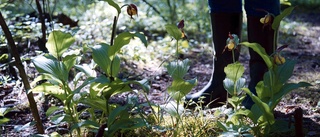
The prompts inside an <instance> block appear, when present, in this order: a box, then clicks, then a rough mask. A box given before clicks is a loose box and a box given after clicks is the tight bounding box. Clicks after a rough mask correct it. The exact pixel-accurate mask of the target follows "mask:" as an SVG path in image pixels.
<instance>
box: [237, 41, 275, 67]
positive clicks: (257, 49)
mask: <svg viewBox="0 0 320 137" xmlns="http://www.w3.org/2000/svg"><path fill="white" fill-rule="evenodd" d="M240 44H241V45H243V46H246V47H249V48H252V49H253V50H254V51H255V52H257V53H258V54H259V55H260V56H261V58H262V59H263V60H264V62H265V63H266V65H267V67H268V68H269V69H271V68H273V63H272V59H271V58H270V56H269V55H268V54H267V53H266V51H265V49H264V48H263V47H261V45H260V44H258V43H249V42H241V43H240Z"/></svg>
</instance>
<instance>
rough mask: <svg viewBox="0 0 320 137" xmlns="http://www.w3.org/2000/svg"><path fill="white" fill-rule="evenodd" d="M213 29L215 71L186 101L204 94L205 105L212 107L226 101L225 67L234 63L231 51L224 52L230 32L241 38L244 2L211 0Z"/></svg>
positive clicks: (237, 0)
mask: <svg viewBox="0 0 320 137" xmlns="http://www.w3.org/2000/svg"><path fill="white" fill-rule="evenodd" d="M209 6H210V15H211V29H212V35H213V37H212V38H213V44H214V50H215V51H214V53H215V55H214V59H213V60H214V61H213V73H212V75H211V79H210V81H209V83H208V84H207V85H206V86H205V87H204V88H203V89H202V90H201V91H199V92H197V93H195V94H190V95H187V96H186V101H189V100H193V101H195V102H198V101H199V97H201V96H204V97H205V99H204V100H203V101H204V105H206V104H208V103H210V102H211V101H213V102H211V103H210V107H216V106H221V105H222V103H221V102H223V103H224V102H225V101H226V98H227V92H226V91H225V89H224V87H223V80H224V78H225V76H226V75H225V73H224V67H225V66H227V65H228V64H230V63H232V54H231V52H223V49H224V47H225V46H226V40H227V38H228V34H229V32H230V33H231V34H237V35H238V36H239V38H240V35H241V27H242V10H241V9H242V3H241V0H229V1H223V0H209ZM238 55H239V54H237V56H236V58H238ZM220 103H221V104H220Z"/></svg>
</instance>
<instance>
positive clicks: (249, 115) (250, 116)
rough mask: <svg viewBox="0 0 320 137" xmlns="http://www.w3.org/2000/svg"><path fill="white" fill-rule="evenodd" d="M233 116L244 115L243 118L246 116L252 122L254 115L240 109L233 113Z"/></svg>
mask: <svg viewBox="0 0 320 137" xmlns="http://www.w3.org/2000/svg"><path fill="white" fill-rule="evenodd" d="M235 115H244V116H247V117H248V118H250V119H251V120H253V115H254V113H252V112H251V111H250V110H248V109H240V110H238V111H236V112H235Z"/></svg>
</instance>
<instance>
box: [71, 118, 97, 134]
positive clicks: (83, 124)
mask: <svg viewBox="0 0 320 137" xmlns="http://www.w3.org/2000/svg"><path fill="white" fill-rule="evenodd" d="M81 127H88V128H90V129H99V127H100V124H99V123H97V122H95V121H91V120H85V121H81V122H80V123H76V124H74V125H72V126H71V129H70V130H71V131H72V130H74V129H77V128H81Z"/></svg>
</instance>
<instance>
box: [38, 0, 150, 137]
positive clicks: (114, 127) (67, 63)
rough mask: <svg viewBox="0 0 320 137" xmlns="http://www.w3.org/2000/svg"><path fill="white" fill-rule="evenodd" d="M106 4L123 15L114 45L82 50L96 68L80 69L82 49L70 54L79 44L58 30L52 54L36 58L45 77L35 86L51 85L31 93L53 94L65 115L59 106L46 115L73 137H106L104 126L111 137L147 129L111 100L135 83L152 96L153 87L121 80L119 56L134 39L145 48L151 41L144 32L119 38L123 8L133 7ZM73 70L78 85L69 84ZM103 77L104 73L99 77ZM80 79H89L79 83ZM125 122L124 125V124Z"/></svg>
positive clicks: (85, 66) (50, 45) (50, 43)
mask: <svg viewBox="0 0 320 137" xmlns="http://www.w3.org/2000/svg"><path fill="white" fill-rule="evenodd" d="M107 2H108V3H109V4H110V5H111V6H113V7H115V8H116V9H117V11H118V15H117V16H115V19H114V25H113V28H112V34H111V35H112V37H111V42H110V44H107V43H100V44H97V45H95V46H90V47H83V49H82V52H91V53H92V58H93V59H92V60H91V64H89V65H88V64H80V59H81V56H82V55H83V54H81V52H80V51H81V49H80V50H76V52H72V51H70V50H69V48H70V46H71V45H72V44H73V43H74V41H75V39H74V38H73V36H71V34H68V33H64V32H62V31H53V32H51V34H50V35H49V38H48V42H47V43H46V47H47V49H48V51H49V53H48V54H44V55H40V56H37V57H35V58H34V59H32V62H33V64H34V65H35V67H36V69H37V70H38V72H39V73H40V74H41V75H40V76H38V77H37V78H36V79H35V80H34V81H33V84H35V83H37V82H39V81H42V80H46V82H44V83H42V84H40V85H37V86H35V87H34V88H33V89H32V90H33V91H34V92H44V93H46V94H50V95H53V96H54V97H56V98H58V99H59V100H60V101H62V103H63V109H62V110H63V113H57V112H59V110H61V108H60V107H57V106H52V107H50V108H49V109H48V111H47V112H46V114H47V116H48V117H50V119H51V121H52V122H53V123H54V124H61V123H64V122H65V123H68V124H69V129H70V134H73V131H74V130H75V131H76V134H77V136H80V135H82V132H81V128H82V127H86V128H90V129H94V130H93V131H95V132H98V134H104V132H105V128H102V127H103V126H101V127H100V125H106V127H107V130H106V132H107V135H108V136H112V135H113V134H114V133H115V132H116V131H119V130H125V129H134V128H138V127H142V126H145V121H143V120H142V119H141V118H132V117H131V116H130V115H129V113H128V109H129V108H128V106H118V105H112V104H109V99H110V97H111V96H113V95H115V94H117V93H123V92H128V91H132V89H131V87H130V85H131V84H135V85H140V86H141V87H142V90H143V91H146V92H148V91H149V86H148V82H147V81H146V80H141V81H135V80H131V81H130V80H126V79H119V78H118V74H119V71H120V57H119V56H117V54H118V52H119V51H120V49H121V48H122V47H123V46H125V45H127V44H128V43H129V42H130V40H131V39H132V38H133V37H138V38H139V39H140V40H141V41H142V42H143V43H144V45H145V46H147V41H146V38H145V36H144V35H143V34H141V33H129V32H122V33H120V34H118V35H115V34H116V32H115V31H116V25H117V19H118V16H119V15H120V13H121V8H122V7H125V6H129V7H131V8H132V7H133V6H132V5H133V4H130V5H125V6H122V7H121V8H120V7H119V6H118V4H116V3H115V2H113V1H110V0H108V1H107ZM130 10H133V9H130ZM134 10H136V12H135V13H133V12H130V13H129V12H128V14H129V15H130V16H132V15H136V14H137V12H138V11H137V9H136V7H135V9H134ZM71 69H76V70H77V71H78V72H77V73H76V75H75V77H73V79H72V80H71V81H72V82H73V84H74V85H73V86H71V85H70V83H69V79H70V77H69V76H70V70H71ZM98 72H100V73H101V74H100V75H98ZM81 77H82V78H85V79H84V81H83V82H81V83H80V82H79V81H80V80H82V79H81ZM87 85H88V86H87ZM84 87H89V89H87V90H85V89H84ZM79 103H82V104H84V105H86V107H85V108H84V109H81V110H79V109H78V104H79ZM96 110H99V111H101V114H97V113H96ZM86 112H88V113H89V114H90V118H89V119H81V118H80V117H81V115H84V114H85V113H86ZM124 123H125V125H123V124H124ZM99 127H100V129H101V131H100V129H99ZM98 129H99V130H98ZM100 132H101V133H100Z"/></svg>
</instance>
